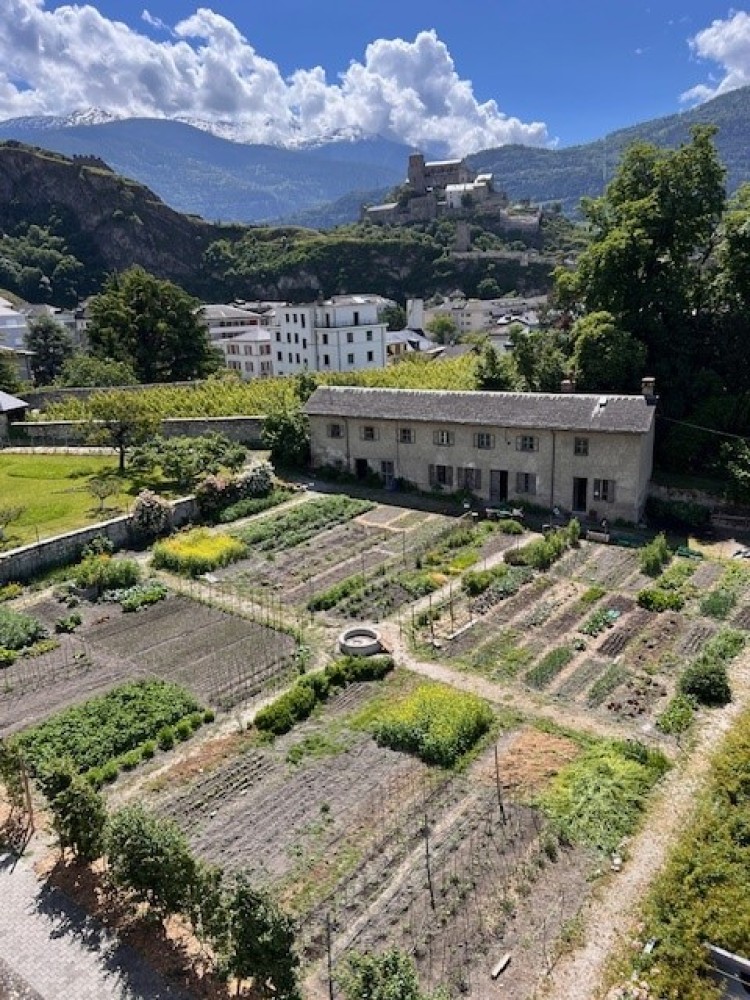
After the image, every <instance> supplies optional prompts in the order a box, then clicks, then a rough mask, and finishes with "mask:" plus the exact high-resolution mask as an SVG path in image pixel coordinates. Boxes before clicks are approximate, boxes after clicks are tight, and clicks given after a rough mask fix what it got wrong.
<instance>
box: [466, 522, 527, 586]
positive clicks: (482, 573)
mask: <svg viewBox="0 0 750 1000" xmlns="http://www.w3.org/2000/svg"><path fill="white" fill-rule="evenodd" d="M514 523H515V522H514ZM496 579H497V574H496V573H495V571H494V570H491V569H477V570H470V571H469V572H468V573H464V575H463V578H462V580H461V588H462V590H465V591H466V593H467V594H468V595H469V597H477V595H479V594H483V593H484V592H485V590H487V588H488V587H489V586H490V584H491V583H493V581H494V580H496Z"/></svg>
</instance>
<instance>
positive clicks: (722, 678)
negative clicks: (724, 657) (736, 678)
mask: <svg viewBox="0 0 750 1000" xmlns="http://www.w3.org/2000/svg"><path fill="white" fill-rule="evenodd" d="M680 691H681V693H682V694H684V695H688V696H689V697H691V698H695V700H696V701H697V702H698V703H699V704H700V705H709V706H715V705H726V704H727V702H730V701H731V700H732V691H731V688H730V687H729V675H728V674H727V668H726V665H725V664H724V663H723V662H721V661H719V660H715V659H712V658H705V657H702V658H699V659H698V660H696V661H695V663H691V664H690V666H689V667H687V669H686V670H685V672H684V673H683V675H682V677H681V678H680Z"/></svg>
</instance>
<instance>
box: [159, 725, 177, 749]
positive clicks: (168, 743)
mask: <svg viewBox="0 0 750 1000" xmlns="http://www.w3.org/2000/svg"><path fill="white" fill-rule="evenodd" d="M156 742H157V743H158V744H159V749H160V750H171V749H172V747H173V746H174V744H175V738H174V729H173V727H172V726H162V728H161V729H160V730H159V732H158V733H157V736H156Z"/></svg>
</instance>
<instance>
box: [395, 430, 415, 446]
mask: <svg viewBox="0 0 750 1000" xmlns="http://www.w3.org/2000/svg"><path fill="white" fill-rule="evenodd" d="M398 440H399V444H414V431H413V430H412V428H411V427H399V429H398Z"/></svg>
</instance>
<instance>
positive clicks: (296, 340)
mask: <svg viewBox="0 0 750 1000" xmlns="http://www.w3.org/2000/svg"><path fill="white" fill-rule="evenodd" d="M294 343H295V344H299V334H298V333H295V335H294Z"/></svg>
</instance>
